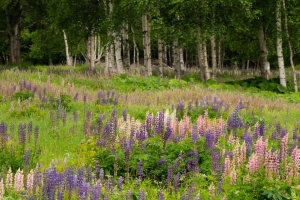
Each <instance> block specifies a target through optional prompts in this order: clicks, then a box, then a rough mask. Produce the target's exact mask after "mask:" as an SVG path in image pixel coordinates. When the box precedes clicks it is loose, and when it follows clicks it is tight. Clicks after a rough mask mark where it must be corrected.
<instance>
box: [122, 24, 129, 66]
mask: <svg viewBox="0 0 300 200" xmlns="http://www.w3.org/2000/svg"><path fill="white" fill-rule="evenodd" d="M122 35H123V60H124V68H125V70H127V71H128V70H129V68H130V49H129V42H128V40H129V37H128V22H124V23H123V34H122Z"/></svg>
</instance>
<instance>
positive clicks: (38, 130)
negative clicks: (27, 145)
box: [34, 125, 40, 147]
mask: <svg viewBox="0 0 300 200" xmlns="http://www.w3.org/2000/svg"><path fill="white" fill-rule="evenodd" d="M39 133H40V128H39V126H38V125H37V126H35V128H34V146H35V147H36V145H37V141H38V138H39Z"/></svg>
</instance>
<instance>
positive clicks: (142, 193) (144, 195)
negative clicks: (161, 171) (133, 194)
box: [137, 190, 146, 200]
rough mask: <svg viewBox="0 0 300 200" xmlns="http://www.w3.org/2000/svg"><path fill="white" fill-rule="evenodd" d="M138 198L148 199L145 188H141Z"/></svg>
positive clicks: (139, 199) (140, 199) (141, 199)
mask: <svg viewBox="0 0 300 200" xmlns="http://www.w3.org/2000/svg"><path fill="white" fill-rule="evenodd" d="M137 196H138V198H137V199H138V200H145V199H146V194H145V191H144V190H140V191H139V193H138V195H137Z"/></svg>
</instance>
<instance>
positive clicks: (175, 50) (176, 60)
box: [173, 38, 181, 79]
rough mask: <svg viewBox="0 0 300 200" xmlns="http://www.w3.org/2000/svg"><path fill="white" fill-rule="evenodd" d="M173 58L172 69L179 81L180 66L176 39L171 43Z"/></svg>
mask: <svg viewBox="0 0 300 200" xmlns="http://www.w3.org/2000/svg"><path fill="white" fill-rule="evenodd" d="M173 47H174V51H173V56H174V69H175V71H176V78H178V79H181V66H180V55H179V54H180V52H179V46H178V39H177V38H176V39H175V40H174V42H173Z"/></svg>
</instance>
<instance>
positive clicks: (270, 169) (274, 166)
mask: <svg viewBox="0 0 300 200" xmlns="http://www.w3.org/2000/svg"><path fill="white" fill-rule="evenodd" d="M279 164H280V163H279V158H278V153H277V152H272V151H271V150H269V151H268V152H267V153H266V159H265V170H266V174H267V177H268V178H272V177H276V176H277V175H279Z"/></svg>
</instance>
